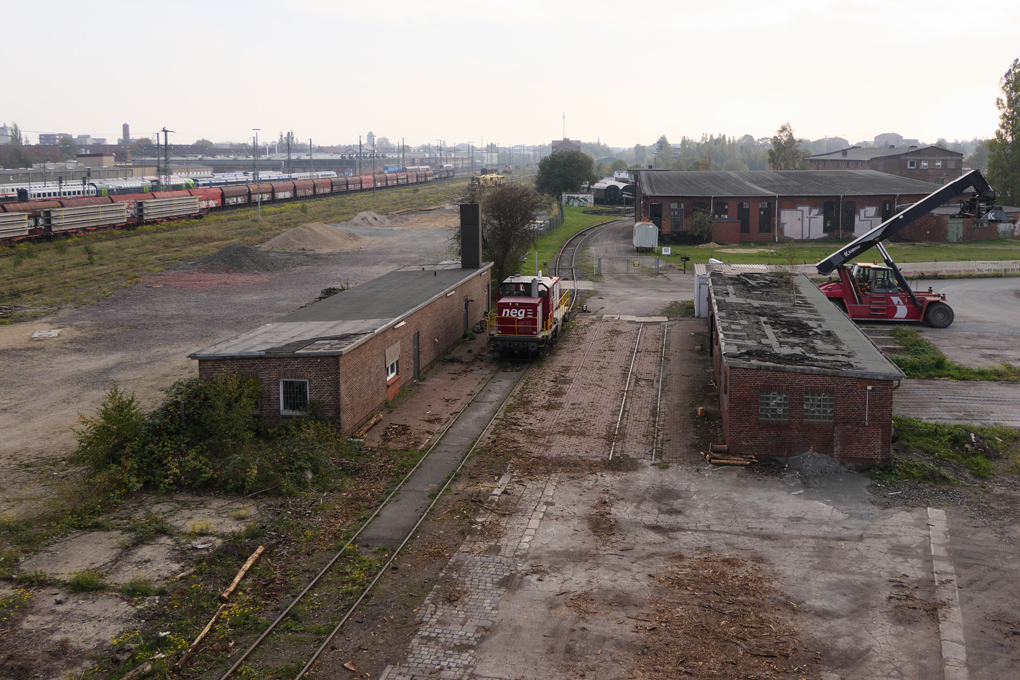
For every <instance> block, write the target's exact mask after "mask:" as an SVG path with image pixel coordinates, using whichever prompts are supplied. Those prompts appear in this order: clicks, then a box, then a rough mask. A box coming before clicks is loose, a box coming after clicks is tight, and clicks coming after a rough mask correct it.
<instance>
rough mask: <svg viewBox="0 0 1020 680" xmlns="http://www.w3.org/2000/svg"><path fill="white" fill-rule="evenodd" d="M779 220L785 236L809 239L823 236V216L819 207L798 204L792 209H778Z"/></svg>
mask: <svg viewBox="0 0 1020 680" xmlns="http://www.w3.org/2000/svg"><path fill="white" fill-rule="evenodd" d="M779 222H780V228H781V229H782V233H783V237H785V238H791V239H811V238H822V237H823V236H825V232H824V231H823V229H824V227H825V225H824V217H823V216H822V211H821V210H820V209H819V208H812V207H811V206H809V205H798V206H797V207H796V208H794V209H792V210H789V209H787V210H780V211H779Z"/></svg>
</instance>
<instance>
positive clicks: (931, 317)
mask: <svg viewBox="0 0 1020 680" xmlns="http://www.w3.org/2000/svg"><path fill="white" fill-rule="evenodd" d="M968 189H973V190H974V193H973V194H971V195H970V196H969V197H968V198H967V199H965V200H964V201H963V202H962V203H961V204H960V215H961V216H964V217H973V218H974V219H983V220H989V221H1001V220H1003V219H1005V216H1004V214H1003V212H1002V208H1001V206H997V205H994V203H995V191H993V190H992V187H991V186H989V185H988V182H987V181H986V180H985V178H984V177H983V176H982V175H981V173H980V172H978V171H977V170H971V171H970V172H968V173H966V174H965V175H962V176H960V177H959V178H957V179H955V180H953V181H952V182H949V183H948V184H945V185H943V186H942V187H940V188H939V189H938V190H936V191H933V192H932V193H930V194H928V195H927V196H925V197H924V198H922V199H921V200H920V201H918V202H917V203H914V204H913V205H911V206H909V207H908V208H906V209H905V210H904V211H903V212H901V213H899V214H897V215H895V216H893V217H892V218H891V219H888V220H886V221H885V222H883V223H882V224H880V225H878V226H877V227H875V228H874V229H872V230H871V231H869V232H868V233H866V234H864V235H863V236H861V237H859V238H857V239H855V240H854V241H852V242H851V243H850V244H848V245H847V246H846V247H845V248H842V249H840V250H839V251H837V252H835V253H833V254H832V255H830V256H829V257H827V258H825V259H824V260H822V261H820V262H819V263H818V265H817V267H818V273H819V274H823V275H829V274H831V273H832V272H833V270H835V272H836V274H837V276H838V277H839V278H838V279H837V280H832V279H831V277H830V280H829V281H826V282H825V283H823V284H822V285H821V286H819V287H820V288H821V290H822V292H824V293H825V295H826V296H827V297H828V298H829V300H831V301H832V302H833V303H834V304H836V305H837V306H838V307H839V308H840V309H842V310H843V311H845V312H846V313H847V315H848V316H849V317H850V318H851V319H853V320H854V321H861V320H864V319H871V320H873V321H924V322H925V323H927V324H928V325H929V326H933V327H935V328H946V327H947V326H949V324H951V323H953V316H954V314H953V309H952V307H950V306H949V305H948V304H947V303H946V296H945V295H943V294H940V293H935V292H933V291H932V289H931V288H929V289H928V290H927V292H915V291H913V290H911V288H910V286H909V285H908V284H907V281H906V279H904V278H903V274H901V273H900V270H899V268H898V267H897V266H896V263H895V262H893V260H892V258H891V257H889V253H888V251H886V249H885V247H884V246H883V245H882V241H884V240H886V239H887V238H890V237H892V236H893V235H895V234H896V233H898V232H899V231H901V230H902V229H904V228H905V227H906V226H907V225H909V224H910V223H911V222H913V221H915V220H917V219H918V218H920V217H923V216H924V215H927V214H928V213H930V212H931V211H932V210H934V209H935V208H938V207H939V206H941V205H944V204H946V203H948V202H949V201H951V200H952V199H954V198H956V197H957V196H960V195H962V194H963V193H964V192H966V191H967V190H968ZM870 248H878V252H879V253H881V254H882V259H883V260H884V261H885V266H882V265H879V264H877V263H876V264H871V263H856V264H852V265H848V264H847V263H848V262H849V261H850V259H851V258H853V257H856V256H858V255H860V254H861V253H863V252H865V251H867V250H869V249H870Z"/></svg>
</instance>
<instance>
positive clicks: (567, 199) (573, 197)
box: [561, 194, 595, 208]
mask: <svg viewBox="0 0 1020 680" xmlns="http://www.w3.org/2000/svg"><path fill="white" fill-rule="evenodd" d="M561 202H562V203H563V205H569V206H573V207H575V208H587V207H589V206H592V205H595V197H594V196H593V195H592V194H563V198H562V200H561Z"/></svg>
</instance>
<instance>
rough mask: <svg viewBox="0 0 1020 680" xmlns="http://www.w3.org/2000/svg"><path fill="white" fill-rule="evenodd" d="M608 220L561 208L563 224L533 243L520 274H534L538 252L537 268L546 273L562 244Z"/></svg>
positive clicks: (572, 208)
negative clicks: (584, 230) (580, 232)
mask: <svg viewBox="0 0 1020 680" xmlns="http://www.w3.org/2000/svg"><path fill="white" fill-rule="evenodd" d="M609 219H612V218H609V217H606V216H605V215H586V214H584V208H578V207H570V206H566V207H564V208H563V224H562V225H560V226H559V227H558V228H556V229H554V230H553V231H551V232H549V233H548V234H546V235H545V236H543V237H542V238H540V239H538V241H536V242H535V246H534V247H533V248H532V249H531V250H530V251H529V252H528V254H527V256H525V258H524V264H523V265H521V273H522V274H531V275H533V274H536V273H537V272H536V271H535V252H536V251H537V252H538V268H539V269H541V270H543V271H548V270H549V267H550V266H551V263H552V261H553V260H554V259H555V258H556V253H558V252H559V251H560V248H562V247H563V244H564V243H566V242H567V241H569V240H570V237H571V236H573V235H574V234H576V233H577V232H579V231H581V230H582V229H587V228H588V227H590V226H592V225H594V224H599V223H600V222H605V221H607V220H609Z"/></svg>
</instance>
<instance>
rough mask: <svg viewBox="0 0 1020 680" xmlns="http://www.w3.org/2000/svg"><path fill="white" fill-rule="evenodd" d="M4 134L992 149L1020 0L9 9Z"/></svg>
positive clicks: (529, 0) (1016, 48) (475, 1)
mask: <svg viewBox="0 0 1020 680" xmlns="http://www.w3.org/2000/svg"><path fill="white" fill-rule="evenodd" d="M0 8H2V10H3V16H4V23H5V31H4V38H3V40H2V42H0V58H2V62H0V63H3V64H4V65H5V66H6V69H5V71H6V76H5V78H4V82H5V87H4V88H3V94H2V95H0V123H7V124H8V125H10V124H12V123H17V124H18V125H19V126H20V127H21V128H22V130H24V131H25V132H26V133H27V134H28V136H29V138H30V141H31V142H33V143H35V142H36V140H37V136H38V134H39V133H40V132H66V133H69V134H73V135H79V134H90V135H92V136H94V137H106V138H107V139H108V140H109V141H110V142H111V143H112V142H114V141H115V140H116V139H118V138H119V137H120V133H121V125H122V124H123V123H129V124H130V126H131V134H132V136H133V137H136V138H138V137H142V136H152V135H153V134H154V133H155V131H156V130H158V129H160V128H162V127H164V126H165V127H167V128H169V129H170V130H173V131H174V133H173V134H172V135H171V136H170V141H171V143H190V142H193V141H195V140H196V139H199V138H203V137H205V138H208V139H212V140H213V141H218V142H219V141H236V142H240V141H247V140H250V138H251V135H252V132H251V129H252V128H256V127H257V128H261V132H260V141H261V140H263V139H267V138H268V139H271V140H275V139H276V138H277V136H278V134H279V133H280V132H281V131H286V130H293V131H294V133H295V135H296V136H297V137H298V138H299V139H302V140H307V139H308V138H312V139H313V141H314V142H315V144H317V145H318V144H324V145H328V144H344V143H351V142H353V143H357V141H358V135H359V134H360V135H365V134H367V133H368V132H369V131H370V130H371V131H372V132H374V133H375V134H376V135H378V136H386V137H388V138H390V139H391V140H399V139H401V138H404V139H405V140H406V141H407V143H409V144H424V143H433V144H434V143H435V142H436V140H437V139H442V140H443V142H444V143H445V144H452V143H458V142H473V143H474V144H476V145H477V144H479V143H481V142H482V141H483V140H484V142H485V143H489V142H496V143H499V144H500V145H501V146H506V145H508V144H538V143H542V144H548V143H549V141H550V140H552V139H559V138H561V137H562V136H563V134H564V114H565V116H566V125H565V128H566V135H567V136H568V137H570V138H571V139H580V140H583V141H595V140H596V139H601V141H602V142H604V143H607V144H610V145H612V146H628V147H629V146H633V145H634V144H636V143H642V144H648V143H652V142H654V141H655V139H657V138H658V137H659V135H662V134H665V135H666V136H667V137H668V138H669V140H670V141H673V142H676V141H679V140H680V138H681V137H683V136H685V135H686V136H689V137H695V138H700V136H701V135H702V134H717V135H718V134H726V135H728V136H740V135H743V134H751V135H753V136H754V137H765V136H771V135H772V134H774V132H775V131H776V129H777V128H778V127H779V126H780V125H781V124H782V123H784V122H787V121H789V122H791V123H792V125H793V128H794V132H795V133H796V134H797V136H798V137H806V138H809V139H817V138H819V137H823V136H830V137H831V136H840V137H845V138H847V139H849V140H850V141H851V142H857V141H862V140H871V139H872V138H874V136H875V135H877V134H880V133H883V132H898V133H900V134H902V135H904V136H905V137H908V138H918V139H920V140H921V141H932V142H934V141H935V140H936V139H937V138H939V137H945V138H947V139H949V140H953V139H961V140H963V139H970V138H972V137H975V136H977V137H989V136H991V135H992V134H993V133H994V131H995V129H996V127H997V126H998V112H997V110H996V108H995V99H996V97H997V96H998V94H999V81H1000V79H1001V78H1002V75H1003V74H1004V73H1005V72H1006V70H1007V69H1008V68H1009V66H1010V64H1011V63H1012V61H1013V59H1015V58H1017V57H1018V56H1020V2H1017V1H1016V0H986V1H985V2H981V3H965V2H959V1H954V2H949V1H947V0H905V1H900V2H897V1H896V0H881V1H870V0H867V1H850V0H834V1H828V0H774V1H773V2H761V1H759V0H677V1H674V2H667V1H646V2H642V1H641V0H623V1H620V0H614V1H609V0H586V1H585V2H566V1H565V0H510V1H508V0H500V1H498V2H496V1H489V0H436V1H432V2H428V1H422V0H375V1H367V0H358V1H357V2H351V1H348V0H333V1H327V0H290V1H288V2H272V1H269V0H246V1H244V2H232V1H220V0H205V1H204V2H198V1H191V0H187V1H177V2H174V1H173V0H166V1H164V2H158V3H157V2H149V1H142V2H138V1H137V0H135V1H132V2H127V1H124V2H104V1H102V0H99V1H94V2H89V3H82V2H80V1H76V2H69V1H64V0H49V1H45V2H44V1H41V0H37V1H34V2H28V1H26V0H0Z"/></svg>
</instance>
